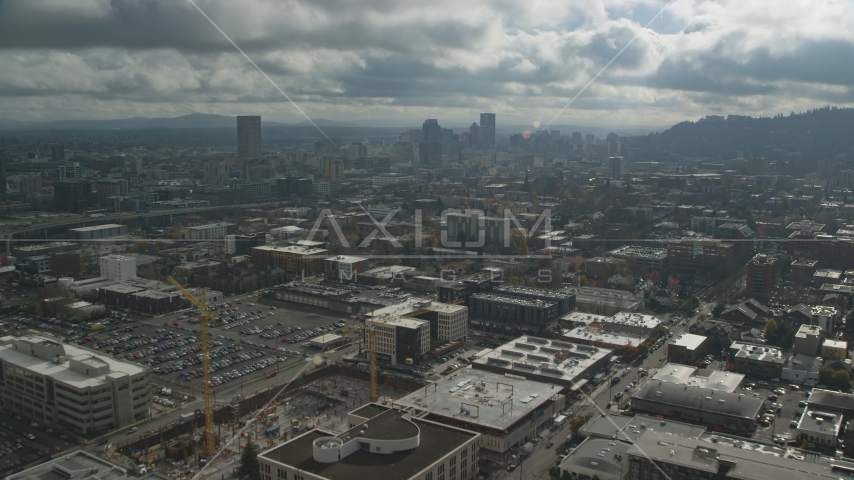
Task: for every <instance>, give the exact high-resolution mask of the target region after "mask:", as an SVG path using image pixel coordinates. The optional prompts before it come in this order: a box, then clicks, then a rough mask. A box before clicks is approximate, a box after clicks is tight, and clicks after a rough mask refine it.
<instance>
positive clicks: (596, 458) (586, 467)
mask: <svg viewBox="0 0 854 480" xmlns="http://www.w3.org/2000/svg"><path fill="white" fill-rule="evenodd" d="M631 446H632V445H631V444H630V443H625V442H617V441H614V440H606V439H602V438H588V439H586V440H584V441H583V442H581V444H580V445H578V446H577V447H575V448H574V449H572V451H570V452H569V454H567V455H566V456H565V457H563V458H562V459H561V461H560V472H561V475H562V476H563V475H566V478H596V479H599V480H623V479H624V478H626V477H625V474H624V472H628V470H629V468H628V466H629V457H628V456H627V455H626V452H628V450H629V448H631Z"/></svg>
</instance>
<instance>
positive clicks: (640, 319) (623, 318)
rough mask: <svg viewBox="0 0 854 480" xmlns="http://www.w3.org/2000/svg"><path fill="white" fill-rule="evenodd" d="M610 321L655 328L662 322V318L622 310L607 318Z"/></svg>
mask: <svg viewBox="0 0 854 480" xmlns="http://www.w3.org/2000/svg"><path fill="white" fill-rule="evenodd" d="M607 322H609V323H616V324H620V325H626V326H632V327H640V328H649V329H653V328H655V327H657V326H659V325H660V324H661V320H659V319H658V318H656V317H653V316H652V315H644V314H642V313H635V312H620V313H618V314H616V315H614V316H613V317H611V318H610V319H608V320H607Z"/></svg>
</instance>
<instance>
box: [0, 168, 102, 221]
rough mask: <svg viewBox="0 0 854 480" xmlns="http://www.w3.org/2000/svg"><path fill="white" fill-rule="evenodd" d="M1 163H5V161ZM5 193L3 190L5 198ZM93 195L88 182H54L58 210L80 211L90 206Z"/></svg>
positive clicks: (54, 206)
mask: <svg viewBox="0 0 854 480" xmlns="http://www.w3.org/2000/svg"><path fill="white" fill-rule="evenodd" d="M0 164H2V165H5V163H3V162H0ZM4 168H5V167H4ZM0 173H2V172H0ZM0 190H2V189H0ZM5 195H6V193H5V192H3V194H2V196H3V199H4V200H5ZM91 197H92V186H91V185H90V184H89V183H88V182H73V181H59V182H56V183H54V184H53V208H54V210H56V211H58V212H71V213H79V212H81V211H83V210H85V209H87V208H89V207H90V205H91V203H90V202H91Z"/></svg>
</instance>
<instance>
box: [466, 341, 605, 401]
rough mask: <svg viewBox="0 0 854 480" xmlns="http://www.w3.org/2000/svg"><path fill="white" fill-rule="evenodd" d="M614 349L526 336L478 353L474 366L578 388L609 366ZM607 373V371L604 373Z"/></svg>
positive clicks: (502, 373)
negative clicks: (480, 353)
mask: <svg viewBox="0 0 854 480" xmlns="http://www.w3.org/2000/svg"><path fill="white" fill-rule="evenodd" d="M611 353H612V350H611V349H609V348H599V347H593V346H589V345H579V344H576V343H570V342H563V341H558V340H547V339H545V338H539V337H533V336H530V335H528V336H523V337H520V338H516V339H514V340H511V341H509V342H507V343H505V344H503V345H500V346H498V347H496V348H494V349H492V350H489V351H487V352H486V353H484V354H482V355H479V357H478V358H477V359H475V360H474V361H473V362H472V367H473V368H476V369H479V370H487V371H490V372H494V373H498V374H501V375H504V374H512V375H518V376H522V377H525V378H526V379H528V380H534V381H538V382H544V383H551V384H555V385H560V386H564V387H570V389H571V390H572V391H577V390H579V389H580V388H582V387H583V386H584V385H586V384H587V383H588V381H589V379H591V378H593V377H594V376H595V375H596V374H598V373H600V372H604V371H606V370H607V368H608V361H609V359H610V358H611ZM603 375H604V374H603Z"/></svg>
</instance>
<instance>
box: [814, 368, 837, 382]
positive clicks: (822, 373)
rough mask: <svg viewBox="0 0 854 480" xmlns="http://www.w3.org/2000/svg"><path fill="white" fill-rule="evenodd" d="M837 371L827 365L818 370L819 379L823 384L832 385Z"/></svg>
mask: <svg viewBox="0 0 854 480" xmlns="http://www.w3.org/2000/svg"><path fill="white" fill-rule="evenodd" d="M834 373H835V371H834V370H833V369H832V368H830V367H828V366H827V365H825V366H823V367H821V368H819V369H818V379H819V381H820V382H821V383H830V382H831V380H832V379H833V374H834Z"/></svg>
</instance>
